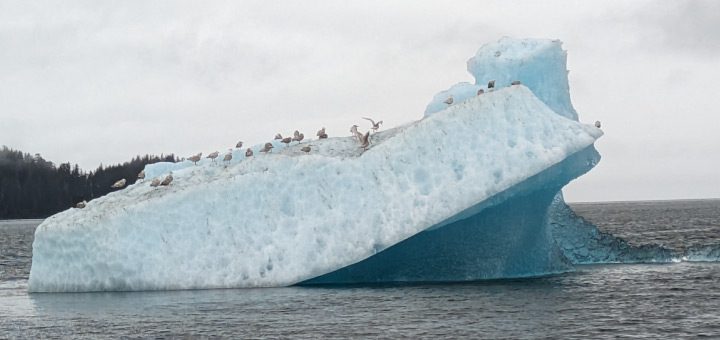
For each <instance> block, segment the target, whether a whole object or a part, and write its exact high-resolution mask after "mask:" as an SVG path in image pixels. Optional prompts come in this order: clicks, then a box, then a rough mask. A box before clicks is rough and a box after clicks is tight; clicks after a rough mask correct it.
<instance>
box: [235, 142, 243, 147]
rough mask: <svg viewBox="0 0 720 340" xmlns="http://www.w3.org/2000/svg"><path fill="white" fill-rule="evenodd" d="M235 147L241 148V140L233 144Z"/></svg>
mask: <svg viewBox="0 0 720 340" xmlns="http://www.w3.org/2000/svg"><path fill="white" fill-rule="evenodd" d="M235 147H236V148H238V149H240V148H242V141H239V142H237V144H235Z"/></svg>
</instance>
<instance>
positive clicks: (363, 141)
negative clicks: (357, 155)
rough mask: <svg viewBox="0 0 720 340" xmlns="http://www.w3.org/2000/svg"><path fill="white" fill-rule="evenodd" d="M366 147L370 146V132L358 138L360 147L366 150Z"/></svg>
mask: <svg viewBox="0 0 720 340" xmlns="http://www.w3.org/2000/svg"><path fill="white" fill-rule="evenodd" d="M368 146H370V131H368V132H366V133H365V134H364V135H361V136H360V147H361V148H363V149H365V150H367V148H368Z"/></svg>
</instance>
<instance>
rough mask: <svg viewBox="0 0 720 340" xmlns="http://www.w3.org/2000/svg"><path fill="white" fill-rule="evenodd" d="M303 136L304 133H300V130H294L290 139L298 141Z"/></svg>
mask: <svg viewBox="0 0 720 340" xmlns="http://www.w3.org/2000/svg"><path fill="white" fill-rule="evenodd" d="M304 138H305V135H304V134H302V133H300V131H298V130H295V134H294V136H293V138H292V140H293V141H298V142H299V141H302V140H303V139H304Z"/></svg>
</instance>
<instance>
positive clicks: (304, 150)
mask: <svg viewBox="0 0 720 340" xmlns="http://www.w3.org/2000/svg"><path fill="white" fill-rule="evenodd" d="M300 151H302V152H304V153H308V152H310V147H309V146H303V147H302V149H300Z"/></svg>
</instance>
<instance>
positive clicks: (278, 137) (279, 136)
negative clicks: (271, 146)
mask: <svg viewBox="0 0 720 340" xmlns="http://www.w3.org/2000/svg"><path fill="white" fill-rule="evenodd" d="M275 139H283V137H282V135H281V134H279V133H278V134H277V135H275Z"/></svg>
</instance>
